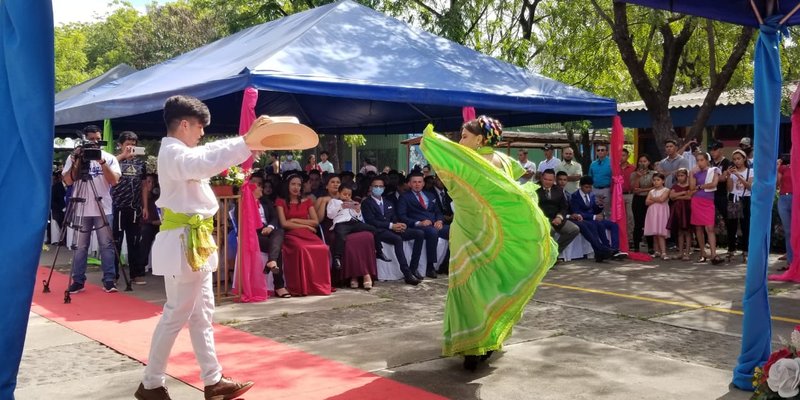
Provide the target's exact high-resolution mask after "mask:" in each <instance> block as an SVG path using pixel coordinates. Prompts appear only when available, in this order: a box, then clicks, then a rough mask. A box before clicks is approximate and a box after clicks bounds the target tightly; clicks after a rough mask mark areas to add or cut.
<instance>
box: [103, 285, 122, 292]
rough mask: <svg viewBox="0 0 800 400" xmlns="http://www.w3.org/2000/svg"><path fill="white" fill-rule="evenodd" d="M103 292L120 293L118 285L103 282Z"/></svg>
mask: <svg viewBox="0 0 800 400" xmlns="http://www.w3.org/2000/svg"><path fill="white" fill-rule="evenodd" d="M103 290H104V291H105V292H106V293H114V292H118V291H119V290H117V285H116V284H115V283H114V282H103Z"/></svg>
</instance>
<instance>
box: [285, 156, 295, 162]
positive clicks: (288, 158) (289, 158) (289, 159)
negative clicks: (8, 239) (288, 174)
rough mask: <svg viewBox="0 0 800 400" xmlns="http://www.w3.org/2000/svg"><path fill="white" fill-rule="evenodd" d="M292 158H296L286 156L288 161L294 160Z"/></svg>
mask: <svg viewBox="0 0 800 400" xmlns="http://www.w3.org/2000/svg"><path fill="white" fill-rule="evenodd" d="M292 158H294V156H286V161H292Z"/></svg>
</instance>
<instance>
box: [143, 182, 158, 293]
mask: <svg viewBox="0 0 800 400" xmlns="http://www.w3.org/2000/svg"><path fill="white" fill-rule="evenodd" d="M142 190H143V192H144V198H143V199H142V220H141V222H142V223H141V231H140V232H141V236H140V239H139V256H140V257H141V259H142V263H143V264H145V265H146V264H149V263H150V250H151V248H152V247H153V241H154V240H155V238H156V234H157V233H158V228H159V227H160V226H161V215H160V214H159V210H158V207H156V201H157V200H158V197H159V196H160V195H161V188H160V187H159V186H158V175H156V174H147V177H146V178H145V179H144V182H142ZM145 283H146V282H145Z"/></svg>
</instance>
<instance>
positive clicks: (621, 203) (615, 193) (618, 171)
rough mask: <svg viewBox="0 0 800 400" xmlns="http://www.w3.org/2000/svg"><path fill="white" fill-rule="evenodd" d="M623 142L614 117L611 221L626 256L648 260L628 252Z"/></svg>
mask: <svg viewBox="0 0 800 400" xmlns="http://www.w3.org/2000/svg"><path fill="white" fill-rule="evenodd" d="M623 144H625V130H624V129H623V128H622V119H620V117H619V116H615V117H614V122H613V124H612V126H611V149H610V150H611V222H614V223H616V224H617V226H619V247H620V250H622V251H624V252H626V253H629V254H628V257H629V258H630V259H631V260H635V261H650V260H652V259H653V258H652V257H650V256H649V255H647V254H644V253H638V252H632V253H631V252H629V246H628V213H627V212H626V211H625V199H624V198H623V197H622V183H623V177H622V167H620V165H619V160H621V159H622V145H623Z"/></svg>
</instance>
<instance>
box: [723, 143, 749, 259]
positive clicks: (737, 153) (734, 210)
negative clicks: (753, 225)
mask: <svg viewBox="0 0 800 400" xmlns="http://www.w3.org/2000/svg"><path fill="white" fill-rule="evenodd" d="M731 159H732V160H733V165H732V166H731V167H730V168H728V171H727V173H728V220H727V221H725V225H726V226H727V228H728V256H727V260H728V261H730V260H731V258H733V256H734V253H735V252H736V247H737V244H738V247H739V248H740V249H741V250H742V262H745V263H746V262H747V246H748V244H749V240H748V239H749V238H750V194H751V190H752V189H753V169H752V168H750V167H748V166H747V155H746V154H745V152H744V151H742V150H734V152H733V155H731ZM740 225H741V231H742V235H741V236H738V235H737V233H738V231H739V226H740Z"/></svg>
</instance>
